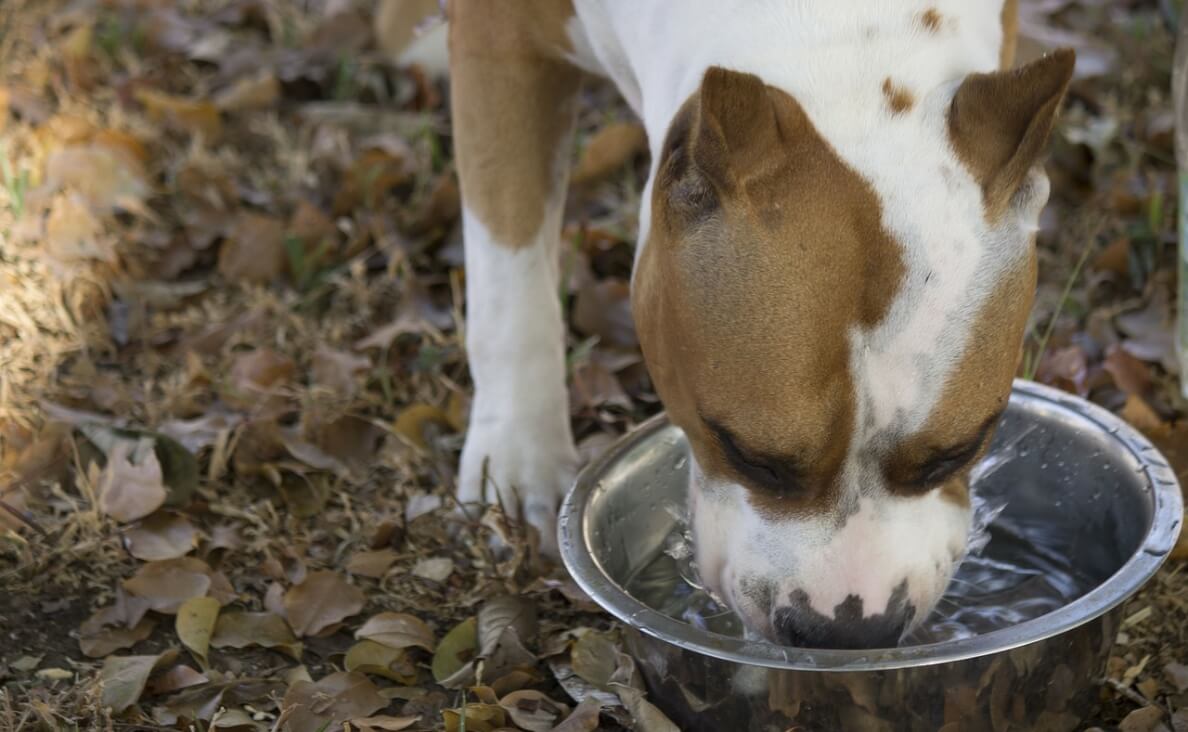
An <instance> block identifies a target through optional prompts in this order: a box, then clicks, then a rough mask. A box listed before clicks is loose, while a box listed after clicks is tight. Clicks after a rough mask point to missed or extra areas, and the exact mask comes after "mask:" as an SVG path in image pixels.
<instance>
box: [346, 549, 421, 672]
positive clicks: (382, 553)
mask: <svg viewBox="0 0 1188 732" xmlns="http://www.w3.org/2000/svg"><path fill="white" fill-rule="evenodd" d="M395 561H396V552H395V551H393V550H392V549H380V550H378V551H365V552H355V553H354V554H352V555H351V558H350V560H348V561H347V566H346V570H347V571H348V572H350V573H351V574H357V575H359V576H361V577H375V578H379V577H383V576H384V574H386V573H387V571H388V568H389V567H391V566H392V563H393V562H395ZM430 650H432V649H430Z"/></svg>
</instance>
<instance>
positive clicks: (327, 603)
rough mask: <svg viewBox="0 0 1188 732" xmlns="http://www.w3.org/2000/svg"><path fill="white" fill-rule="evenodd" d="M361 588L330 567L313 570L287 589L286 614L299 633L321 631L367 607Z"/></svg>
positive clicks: (301, 634) (295, 630) (314, 633)
mask: <svg viewBox="0 0 1188 732" xmlns="http://www.w3.org/2000/svg"><path fill="white" fill-rule="evenodd" d="M364 602H365V598H364V596H363V592H362V591H360V590H359V588H357V587H355V586H354V585H352V584H350V583H349V582H347V581H346V580H345V579H343V578H342V577H341V576H339V575H338V574H335V573H334V572H329V571H325V570H323V571H319V572H311V573H310V574H309V576H308V577H306V578H305V581H304V582H302V583H300V584H298V585H296V586H294V587H292V588H291V589H290V590H289V591H288V592H286V593H285V617H287V618H288V619H289V625H291V626H292V627H293V631H294V632H295V633H297V635H298V636H306V635H317V633H318V632H319V631H321V630H323V629H325V628H327V627H329V626H331V625H334V624H335V623H338V622H341V621H342V620H343V619H344V618H348V617H350V616H351V615H355V614H357V613H358V612H360V611H361V610H362V609H363V605H364Z"/></svg>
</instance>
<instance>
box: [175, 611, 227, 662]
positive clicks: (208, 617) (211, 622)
mask: <svg viewBox="0 0 1188 732" xmlns="http://www.w3.org/2000/svg"><path fill="white" fill-rule="evenodd" d="M220 607H221V605H219V601H218V600H216V599H214V598H213V597H192V598H190V599H189V600H186V601H185V602H183V603H182V605H181V607H179V608H178V609H177V637H178V638H179V639H181V642H182V645H184V646H185V647H186V648H188V649H190V652H191V653H193V654H194V657H195V658H197V659H198V662H199V663H200V664H202V666H203V668H205V667H206V665H207V661H206V655H207V652H208V651H209V650H210V636H211V633H213V632H214V629H215V622H216V621H217V620H218V617H219V608H220Z"/></svg>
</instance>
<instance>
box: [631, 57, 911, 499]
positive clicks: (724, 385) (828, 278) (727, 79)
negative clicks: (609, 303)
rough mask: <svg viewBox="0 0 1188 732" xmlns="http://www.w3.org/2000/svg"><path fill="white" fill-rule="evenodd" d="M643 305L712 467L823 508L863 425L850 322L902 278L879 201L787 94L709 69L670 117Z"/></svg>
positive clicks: (666, 396) (674, 411)
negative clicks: (857, 423) (858, 419)
mask: <svg viewBox="0 0 1188 732" xmlns="http://www.w3.org/2000/svg"><path fill="white" fill-rule="evenodd" d="M651 205H652V217H651V220H652V224H651V230H650V232H649V239H648V242H647V245H646V248H645V249H644V251H643V253H642V254H641V256H640V261H639V265H638V269H637V272H636V274H635V283H634V287H633V308H634V315H635V319H636V324H637V327H638V330H639V336H640V342H641V345H642V348H643V352H644V356H645V358H646V360H647V363H648V368H649V370H650V372H651V375H652V378H653V380H654V382H655V383H656V387H657V389H658V391H659V393H660V395H661V397H662V398H663V400H664V404H665V407H666V408H667V410H668V413H669V416H670V417H671V418H672V420H673V421H674V422H675V423H676V424H677V425H679V426H680V427H681V428H683V429H684V430H685V432H686V433H687V434H688V436H689V439H690V442H691V444H692V446H693V450H694V453H695V455H696V456H697V459H698V463H699V464H700V465H701V466H702V468H703V469H705V470H706V471H707V472H709V473H711V474H714V475H717V476H719V477H723V478H725V479H728V480H731V481H733V482H736V483H740V484H742V485H744V486H746V487H747V488H749V489H750V495H751V497H752V501H753V502H754V503H756V504H757V505H759V506H760V507H761V508H763V509H764V510H767V511H769V512H773V513H786V512H805V511H812V510H814V509H820V508H822V507H824V506H827V505H828V504H829V501H830V500H831V498H834V497H835V496H836V493H837V490H836V489H837V478H838V473H839V471H840V468H841V465H842V462H843V459H844V457H845V454H846V450H847V447H848V444H849V439H850V433H851V430H852V428H853V420H854V409H855V405H854V389H853V383H852V379H851V375H850V372H849V352H850V342H849V337H848V333H849V332H850V331H851V330H852V329H853V327H854V326H858V325H861V326H866V327H869V326H873V325H874V324H876V323H878V322H879V321H880V320H881V319H882V318H883V316H884V314H885V313H886V311H887V309H888V308H889V306H890V304H891V302H892V300H893V299H894V297H895V294H896V292H897V291H898V288H899V286H900V281H901V279H902V277H903V273H904V265H903V262H902V259H901V247H900V245H899V244H898V243H897V242H895V241H894V240H893V239H892V238H891V236H890V235H889V234H888V232H887V231H886V229H884V227H883V224H882V220H881V217H882V213H881V206H880V203H879V199H878V197H877V196H876V194H875V192H874V190H873V189H872V188H871V186H870V184H869V183H867V181H866V180H864V179H863V178H862V177H861V176H860V175H858V174H857V173H856V172H855V171H854V170H852V169H851V168H849V167H848V166H847V165H846V164H845V163H844V162H843V161H842V159H841V158H840V157H839V156H838V155H837V153H836V152H835V151H834V150H833V149H832V148H831V147H830V145H829V143H828V142H826V141H825V139H824V138H823V137H822V136H821V135H820V133H819V132H817V130H816V129H815V128H814V126H813V124H812V121H811V120H810V119H809V118H808V115H807V114H806V113H805V111H804V109H803V108H802V107H801V106H800V104H799V103H798V102H797V101H796V100H795V99H794V98H793V97H792V96H790V95H789V94H787V93H785V92H783V91H781V90H779V89H776V88H773V87H769V86H767V85H765V84H764V83H763V82H762V81H761V80H760V79H759V78H758V77H756V76H753V75H750V74H741V73H737V72H733V71H727V70H725V69H721V68H712V69H710V70H709V71H708V72H707V73H706V75H705V78H704V80H703V82H702V85H701V88H700V90H699V91H698V92H697V93H695V94H694V95H693V96H692V97H691V98H690V99H689V100H688V102H687V103H686V104H685V105H684V107H683V108H682V109H681V111H680V113H679V114H678V115H677V116H676V117H675V118H674V120H673V123H672V125H671V127H670V130H669V134H668V139H667V140H666V142H665V145H664V148H663V151H662V154H661V159H660V162H659V167H658V172H657V176H656V180H655V183H654V186H653V192H652V201H651Z"/></svg>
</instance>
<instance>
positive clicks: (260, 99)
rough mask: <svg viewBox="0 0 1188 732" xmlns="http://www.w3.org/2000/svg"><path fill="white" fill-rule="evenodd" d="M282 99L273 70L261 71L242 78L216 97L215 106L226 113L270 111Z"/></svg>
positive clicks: (278, 83)
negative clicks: (257, 110) (251, 110)
mask: <svg viewBox="0 0 1188 732" xmlns="http://www.w3.org/2000/svg"><path fill="white" fill-rule="evenodd" d="M280 97H281V86H280V82H279V81H277V79H276V74H274V73H273V72H272V69H261V70H260V71H258V72H257V73H255V74H253V75H250V76H242V77H240V78H239V79H237V80H236V81H235V83H234V84H232V85H231V86H229V87H227V88H226V89H224V90H222V91H221V92H219V93H218V94H217V95H215V98H214V103H215V106H216V107H218V108H219V109H221V110H222V111H224V112H242V111H245V110H250V109H268V108H269V107H272V106H274V105H275V104H276V103H277V101H278V100H280Z"/></svg>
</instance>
